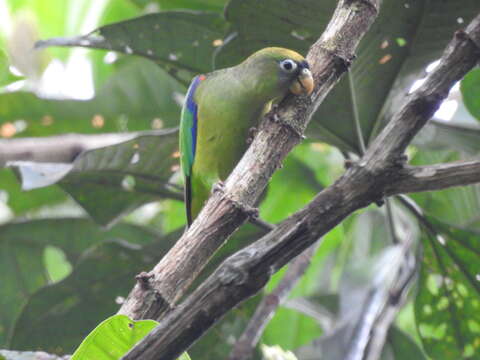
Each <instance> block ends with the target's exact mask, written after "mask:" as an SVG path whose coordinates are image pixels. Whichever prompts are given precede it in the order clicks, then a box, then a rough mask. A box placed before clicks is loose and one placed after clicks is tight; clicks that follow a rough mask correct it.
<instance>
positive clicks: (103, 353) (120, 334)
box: [72, 315, 158, 360]
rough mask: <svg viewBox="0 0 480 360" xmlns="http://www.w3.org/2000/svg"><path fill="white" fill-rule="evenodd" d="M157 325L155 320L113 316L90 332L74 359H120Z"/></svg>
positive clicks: (73, 356)
mask: <svg viewBox="0 0 480 360" xmlns="http://www.w3.org/2000/svg"><path fill="white" fill-rule="evenodd" d="M157 325H158V322H156V321H155V320H139V321H135V320H131V319H130V318H129V317H128V316H126V315H114V316H111V317H109V318H108V319H106V320H104V321H102V322H101V323H100V324H99V325H98V326H97V327H96V328H95V329H93V330H92V332H91V333H90V334H88V336H87V337H86V338H85V339H84V340H83V341H82V343H81V344H80V346H79V347H78V349H77V350H75V352H74V353H73V355H72V360H88V359H97V360H118V359H120V358H121V357H122V356H123V355H125V354H126V353H127V352H128V351H129V350H130V349H131V348H132V347H133V346H134V345H135V344H136V343H137V342H139V341H140V340H142V339H143V338H144V337H145V336H146V335H147V334H148V333H149V332H150V331H151V330H152V329H153V328H154V327H155V326H157Z"/></svg>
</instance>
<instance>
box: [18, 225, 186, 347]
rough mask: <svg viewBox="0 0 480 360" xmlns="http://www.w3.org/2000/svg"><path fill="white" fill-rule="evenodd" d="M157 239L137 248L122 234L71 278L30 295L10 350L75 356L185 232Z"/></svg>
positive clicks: (87, 256)
mask: <svg viewBox="0 0 480 360" xmlns="http://www.w3.org/2000/svg"><path fill="white" fill-rule="evenodd" d="M141 230H142V229H140V231H141ZM143 231H145V230H143ZM147 234H148V232H147ZM151 235H153V236H154V237H155V239H153V238H152V237H150V239H149V238H148V237H147V236H145V239H146V240H154V241H151V242H150V243H149V244H145V245H142V244H135V243H131V242H129V241H128V238H127V237H124V236H121V235H120V236H117V237H116V238H113V239H112V240H108V241H104V242H102V243H99V244H98V245H96V246H93V247H90V248H89V249H87V250H86V251H85V252H83V254H82V256H81V257H80V258H79V260H78V262H77V263H76V264H75V266H74V268H73V271H72V273H71V274H70V275H69V276H68V277H66V278H65V279H63V280H62V281H60V282H58V283H55V284H53V285H50V286H46V287H42V288H40V289H39V290H37V291H36V292H35V293H33V294H32V295H31V296H29V298H28V301H27V303H26V304H25V305H24V306H23V308H22V311H21V314H20V315H19V316H18V317H17V319H16V322H15V326H14V328H13V330H12V332H11V337H10V342H9V346H10V347H11V348H14V349H20V350H22V349H23V350H27V349H32V348H35V349H43V350H44V351H47V352H53V353H72V352H73V350H74V349H75V348H76V347H77V346H78V345H79V344H80V342H81V341H82V339H83V338H84V337H85V336H86V335H87V334H88V332H89V331H90V330H91V329H92V328H94V327H95V326H96V325H97V324H98V323H99V322H100V321H102V320H103V319H105V318H106V317H107V316H110V315H111V314H113V313H115V312H116V311H117V310H118V307H119V304H120V303H121V302H122V301H123V299H124V298H125V297H126V296H127V295H128V293H129V291H130V289H131V288H132V286H133V285H134V283H135V275H136V274H138V273H139V272H140V271H142V270H145V269H149V268H151V267H152V266H153V265H154V264H155V263H156V262H157V261H158V260H159V259H160V258H161V257H162V256H163V255H164V254H165V253H166V252H167V251H168V249H169V248H170V247H171V246H172V245H173V242H174V241H176V240H177V239H178V236H179V235H180V233H179V232H176V233H173V234H170V235H168V236H164V237H161V238H160V237H159V236H158V235H154V234H151ZM137 236H139V234H137ZM155 240H156V241H155Z"/></svg>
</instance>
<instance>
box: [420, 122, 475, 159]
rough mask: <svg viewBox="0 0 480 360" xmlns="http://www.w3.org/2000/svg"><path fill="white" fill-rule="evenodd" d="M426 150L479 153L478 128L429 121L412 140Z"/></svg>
mask: <svg viewBox="0 0 480 360" xmlns="http://www.w3.org/2000/svg"><path fill="white" fill-rule="evenodd" d="M413 145H416V146H418V147H419V148H421V149H426V150H433V151H434V150H445V149H450V150H457V151H463V152H466V153H468V154H478V153H479V152H480V126H475V125H470V124H468V125H467V124H458V123H455V122H444V121H439V120H430V121H429V122H428V123H427V125H426V126H425V127H424V128H423V129H422V130H420V132H419V133H418V134H417V136H416V137H415V138H414V140H413Z"/></svg>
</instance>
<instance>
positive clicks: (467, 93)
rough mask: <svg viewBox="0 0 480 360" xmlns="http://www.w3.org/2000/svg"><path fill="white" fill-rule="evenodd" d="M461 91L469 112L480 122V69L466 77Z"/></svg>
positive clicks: (462, 82)
mask: <svg viewBox="0 0 480 360" xmlns="http://www.w3.org/2000/svg"><path fill="white" fill-rule="evenodd" d="M460 90H461V91H462V97H463V102H464V103H465V106H466V107H467V109H468V111H470V114H472V115H473V116H474V117H475V118H477V120H479V121H480V97H479V94H480V69H474V70H472V71H470V72H469V73H468V74H467V75H465V77H464V78H463V80H462V81H461V83H460Z"/></svg>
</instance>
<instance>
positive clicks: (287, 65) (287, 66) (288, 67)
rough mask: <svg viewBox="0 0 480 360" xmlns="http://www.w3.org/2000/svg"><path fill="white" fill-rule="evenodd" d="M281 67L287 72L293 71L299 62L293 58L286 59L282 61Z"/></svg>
mask: <svg viewBox="0 0 480 360" xmlns="http://www.w3.org/2000/svg"><path fill="white" fill-rule="evenodd" d="M280 67H281V68H282V70H284V71H286V72H293V71H295V70H296V69H297V63H296V62H295V61H293V60H292V59H286V60H283V61H281V62H280Z"/></svg>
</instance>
